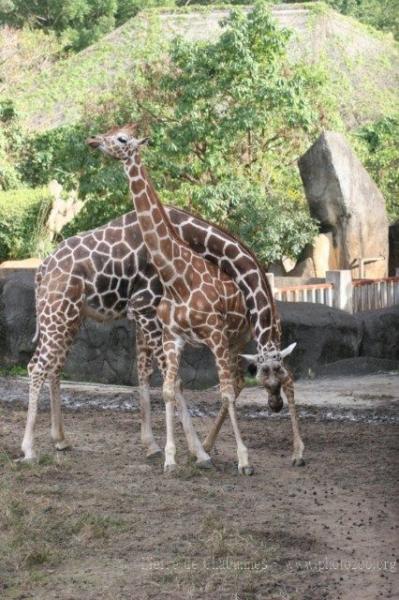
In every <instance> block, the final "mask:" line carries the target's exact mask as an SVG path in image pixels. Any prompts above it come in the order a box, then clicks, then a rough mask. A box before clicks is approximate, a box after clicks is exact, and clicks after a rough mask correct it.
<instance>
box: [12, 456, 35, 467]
mask: <svg viewBox="0 0 399 600" xmlns="http://www.w3.org/2000/svg"><path fill="white" fill-rule="evenodd" d="M14 462H16V463H25V464H28V465H29V464H33V463H36V462H38V458H37V456H36V455H34V456H21V457H20V458H16V459H15V460H14Z"/></svg>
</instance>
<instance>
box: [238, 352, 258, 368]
mask: <svg viewBox="0 0 399 600" xmlns="http://www.w3.org/2000/svg"><path fill="white" fill-rule="evenodd" d="M238 356H241V358H243V359H244V360H246V361H247V362H248V363H249V364H250V365H256V364H257V362H258V361H257V359H258V355H257V354H239V355H238Z"/></svg>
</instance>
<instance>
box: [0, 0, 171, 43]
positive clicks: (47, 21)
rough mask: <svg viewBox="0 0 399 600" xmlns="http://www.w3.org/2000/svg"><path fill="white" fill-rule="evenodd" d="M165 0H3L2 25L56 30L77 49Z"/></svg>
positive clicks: (160, 4)
mask: <svg viewBox="0 0 399 600" xmlns="http://www.w3.org/2000/svg"><path fill="white" fill-rule="evenodd" d="M165 4H166V5H174V2H172V1H170V2H168V0H165V1H163V2H162V0H149V1H146V0H0V25H3V24H8V25H12V26H14V27H19V28H21V27H24V26H27V25H28V26H29V27H31V28H37V29H42V30H44V31H50V32H51V31H54V32H56V33H57V34H58V35H59V36H61V38H62V40H63V45H64V46H65V47H67V48H70V49H72V50H74V51H79V50H81V49H82V48H85V47H86V46H88V45H90V44H92V43H93V42H95V41H97V40H98V39H100V38H101V36H103V35H104V34H106V33H108V32H110V31H112V29H114V27H115V26H117V25H121V24H122V23H124V22H125V21H126V20H127V19H130V18H131V17H134V16H135V15H136V14H137V13H138V12H139V11H140V10H142V9H143V8H152V7H157V6H163V5H165Z"/></svg>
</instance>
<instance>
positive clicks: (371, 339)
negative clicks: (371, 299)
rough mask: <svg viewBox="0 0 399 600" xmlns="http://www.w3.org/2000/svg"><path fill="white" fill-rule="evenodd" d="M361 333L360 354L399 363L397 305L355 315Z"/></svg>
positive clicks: (398, 317) (398, 307) (398, 314)
mask: <svg viewBox="0 0 399 600" xmlns="http://www.w3.org/2000/svg"><path fill="white" fill-rule="evenodd" d="M356 320H357V322H358V324H359V327H360V328H361V332H362V347H361V354H362V355H363V356H373V357H375V358H388V359H391V360H397V361H399V305H396V306H391V307H389V308H383V309H380V310H370V311H366V312H361V313H358V314H357V315H356Z"/></svg>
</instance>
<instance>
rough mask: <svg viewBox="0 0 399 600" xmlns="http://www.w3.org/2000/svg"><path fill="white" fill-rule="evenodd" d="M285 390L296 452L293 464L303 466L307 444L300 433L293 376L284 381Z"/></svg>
mask: <svg viewBox="0 0 399 600" xmlns="http://www.w3.org/2000/svg"><path fill="white" fill-rule="evenodd" d="M283 390H284V393H285V395H286V397H287V402H288V410H289V412H290V418H291V425H292V432H293V436H294V452H293V455H292V464H293V466H294V467H302V466H303V465H304V464H305V461H304V458H303V451H304V448H305V446H304V443H303V441H302V439H301V435H300V433H299V425H298V415H297V411H296V406H295V397H294V382H293V379H292V377H290V378H289V380H288V381H287V382H285V383H283Z"/></svg>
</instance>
